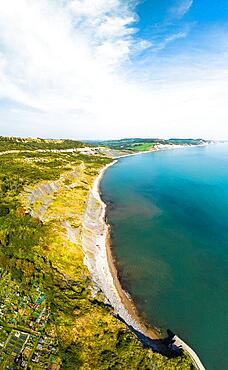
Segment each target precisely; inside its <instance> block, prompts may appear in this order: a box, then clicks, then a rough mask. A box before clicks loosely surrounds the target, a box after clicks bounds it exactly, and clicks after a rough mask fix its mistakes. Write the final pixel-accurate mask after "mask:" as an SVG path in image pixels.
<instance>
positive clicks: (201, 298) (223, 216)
mask: <svg viewBox="0 0 228 370" xmlns="http://www.w3.org/2000/svg"><path fill="white" fill-rule="evenodd" d="M101 192H102V198H103V199H104V201H105V202H106V203H108V222H109V223H110V224H111V227H112V246H113V253H114V256H115V258H116V263H117V267H118V271H119V274H120V280H121V283H122V285H123V287H124V288H125V289H126V290H127V291H128V292H129V293H130V294H131V296H132V298H133V299H134V301H135V303H136V306H137V307H138V309H139V311H140V313H141V314H142V315H143V317H144V318H145V319H146V320H147V321H148V322H149V323H151V324H153V325H156V326H159V327H161V328H163V329H167V328H169V329H171V330H173V331H174V332H175V333H176V334H178V335H179V336H180V337H181V338H182V339H184V340H185V341H186V342H187V343H188V344H190V345H191V346H192V348H193V349H194V350H195V351H196V352H197V354H198V355H199V357H200V358H201V360H202V362H203V363H204V365H205V367H206V369H208V370H226V369H228V355H227V344H228V145H227V144H218V145H210V146H208V147H196V148H187V149H177V150H171V151H160V152H155V153H150V154H143V155H138V156H131V157H126V158H122V159H121V160H119V162H118V163H117V164H116V165H114V166H113V167H110V168H109V169H108V170H107V172H106V174H105V176H104V178H103V180H102V183H101Z"/></svg>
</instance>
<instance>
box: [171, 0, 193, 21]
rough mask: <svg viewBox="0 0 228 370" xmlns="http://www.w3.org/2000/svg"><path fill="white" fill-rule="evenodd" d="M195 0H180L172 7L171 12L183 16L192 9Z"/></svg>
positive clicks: (176, 15) (175, 15)
mask: <svg viewBox="0 0 228 370" xmlns="http://www.w3.org/2000/svg"><path fill="white" fill-rule="evenodd" d="M192 5H193V0H178V1H177V4H176V5H175V6H173V7H172V8H171V9H170V14H171V15H172V16H174V17H177V18H181V17H183V16H184V15H185V14H186V13H188V11H189V10H190V9H191V7H192Z"/></svg>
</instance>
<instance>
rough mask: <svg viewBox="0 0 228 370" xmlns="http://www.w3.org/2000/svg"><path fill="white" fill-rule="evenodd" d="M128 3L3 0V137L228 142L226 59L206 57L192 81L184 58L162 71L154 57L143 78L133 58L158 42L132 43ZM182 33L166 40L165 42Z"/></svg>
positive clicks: (191, 69) (0, 8)
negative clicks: (219, 139)
mask: <svg viewBox="0 0 228 370" xmlns="http://www.w3.org/2000/svg"><path fill="white" fill-rule="evenodd" d="M127 4H128V3H127V2H126V1H123V2H122V1H120V0H105V1H104V0H93V1H91V0H90V1H89V0H72V1H70V0H67V1H66V0H64V1H57V0H56V1H55V0H52V1H50V0H20V1H18V0H7V1H1V0H0V35H1V44H0V99H1V98H2V103H1V101H0V114H1V120H0V122H1V123H0V125H1V133H2V134H7V133H9V134H14V133H15V134H17V135H20V134H21V135H33V136H46V137H59V136H62V137H75V138H80V137H81V138H85V137H87V138H88V137H91V138H95V137H106V138H107V137H118V136H166V137H167V136H197V137H198V136H204V137H209V136H210V137H212V136H217V137H218V136H221V137H222V136H226V137H227V138H228V130H227V126H226V123H227V118H228V114H227V110H226V101H225V100H226V99H225V97H226V96H228V76H227V69H226V65H225V64H224V63H223V65H222V67H221V68H220V69H219V70H218V69H217V68H216V67H214V66H213V68H212V69H210V65H208V66H207V67H205V66H206V65H207V64H208V63H207V61H206V62H205V63H204V64H201V65H200V66H197V71H200V72H199V75H198V76H197V77H196V76H194V66H190V67H189V70H188V71H186V69H184V68H183V65H185V61H183V65H178V63H177V60H171V59H170V61H169V60H168V63H167V64H166V66H165V72H164V70H163V69H162V65H160V64H161V62H160V60H158V59H154V60H153V58H152V59H151V61H150V64H149V63H148V65H147V66H146V67H145V68H146V76H147V77H146V78H145V80H144V82H142V80H140V74H139V71H138V70H137V68H139V67H138V66H136V65H135V66H134V68H135V73H133V72H132V70H133V68H132V66H131V57H132V56H134V55H135V53H138V52H140V51H141V50H144V49H147V48H150V47H152V48H153V47H155V48H156V45H155V46H154V45H151V43H150V42H149V41H147V40H138V37H136V32H137V30H136V29H135V20H136V19H137V15H136V14H135V13H134V11H133V10H132V7H131V6H127ZM131 4H132V2H131ZM183 37H185V33H184V32H177V33H174V34H172V35H171V36H167V37H166V39H165V41H164V45H163V46H162V47H163V48H164V47H165V46H166V45H167V44H168V43H171V42H173V41H174V40H176V39H178V38H183ZM153 63H154V67H153ZM188 63H190V64H191V61H190V62H189V61H188ZM155 67H156V68H155ZM131 68H132V69H131ZM201 70H204V73H203V75H204V78H202V73H201ZM207 76H210V80H208V78H207ZM178 80H179V82H178ZM6 101H8V102H9V101H10V102H11V104H8V105H7V104H6V103H5V102H6ZM20 105H21V107H20ZM215 122H216V123H217V124H216V125H215Z"/></svg>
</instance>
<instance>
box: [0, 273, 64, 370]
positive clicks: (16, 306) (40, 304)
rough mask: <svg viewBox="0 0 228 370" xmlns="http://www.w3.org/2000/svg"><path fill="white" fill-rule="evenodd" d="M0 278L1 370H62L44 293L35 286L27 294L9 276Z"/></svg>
mask: <svg viewBox="0 0 228 370" xmlns="http://www.w3.org/2000/svg"><path fill="white" fill-rule="evenodd" d="M0 276H1V281H0V292H1V293H0V369H1V370H3V369H8V370H13V369H22V368H24V369H27V368H30V369H44V368H45V369H52V370H58V369H60V366H61V360H60V358H59V357H58V343H57V339H56V334H55V329H54V328H53V327H51V326H50V325H49V316H50V308H49V306H48V302H47V299H46V296H45V294H44V292H43V291H42V289H41V288H40V287H39V286H37V284H36V283H34V285H33V286H32V287H31V290H30V291H26V293H25V291H22V290H21V289H20V288H19V286H18V285H17V284H16V283H15V281H13V280H12V278H11V276H10V274H7V273H3V272H1V270H0Z"/></svg>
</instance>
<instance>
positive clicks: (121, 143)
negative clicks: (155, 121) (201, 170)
mask: <svg viewBox="0 0 228 370" xmlns="http://www.w3.org/2000/svg"><path fill="white" fill-rule="evenodd" d="M85 143H87V144H93V145H99V146H106V147H109V148H112V149H117V150H128V151H129V150H130V151H145V150H150V149H152V148H153V147H154V146H155V145H159V144H162V145H200V144H205V143H209V141H208V140H204V139H176V138H171V139H159V138H151V139H150V138H147V139H143V138H131V139H126V138H125V139H120V140H87V141H85Z"/></svg>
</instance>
